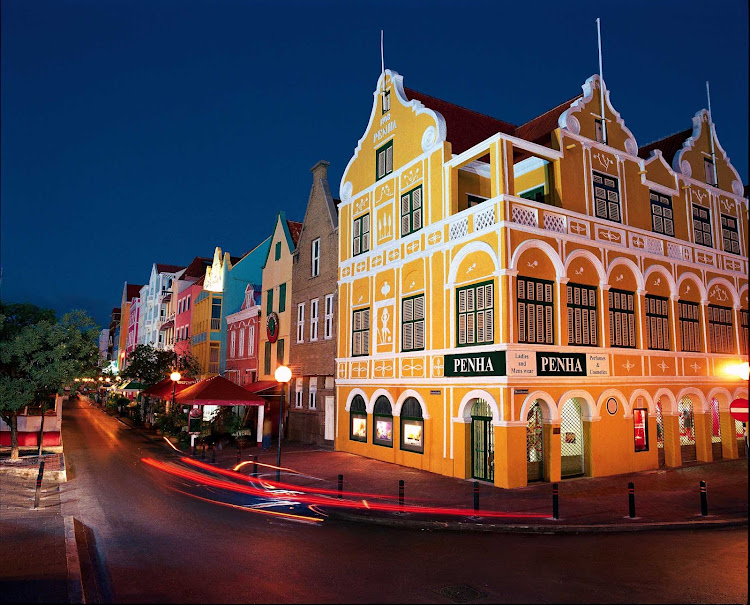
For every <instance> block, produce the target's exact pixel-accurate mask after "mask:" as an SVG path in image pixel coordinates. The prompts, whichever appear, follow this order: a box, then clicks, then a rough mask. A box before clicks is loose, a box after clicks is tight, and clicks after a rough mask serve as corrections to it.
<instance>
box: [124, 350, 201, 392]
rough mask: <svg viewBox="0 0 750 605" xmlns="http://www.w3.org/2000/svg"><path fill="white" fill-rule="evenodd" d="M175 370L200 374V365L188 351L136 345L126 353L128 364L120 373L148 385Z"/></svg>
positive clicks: (192, 374) (162, 378)
mask: <svg viewBox="0 0 750 605" xmlns="http://www.w3.org/2000/svg"><path fill="white" fill-rule="evenodd" d="M175 370H177V371H179V372H180V373H182V374H185V375H188V376H196V377H197V376H199V375H200V365H199V364H198V361H197V360H196V359H195V357H193V356H192V355H191V354H190V353H186V354H185V355H178V354H177V353H175V352H174V351H162V350H159V349H156V348H155V347H152V346H151V345H137V346H136V347H135V349H134V350H133V353H132V354H130V355H128V366H127V368H125V369H124V370H123V371H122V372H121V373H120V375H121V376H122V377H123V378H126V379H130V380H137V381H138V382H140V383H142V384H144V385H145V386H147V387H150V386H151V385H154V384H156V383H157V382H159V381H160V380H164V379H165V378H167V377H168V376H169V375H170V374H171V373H172V372H174V371H175Z"/></svg>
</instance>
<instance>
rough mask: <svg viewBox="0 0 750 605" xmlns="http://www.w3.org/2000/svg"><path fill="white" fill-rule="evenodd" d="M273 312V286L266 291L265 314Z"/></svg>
mask: <svg viewBox="0 0 750 605" xmlns="http://www.w3.org/2000/svg"><path fill="white" fill-rule="evenodd" d="M271 313H273V288H271V289H270V290H267V292H266V315H270V314H271Z"/></svg>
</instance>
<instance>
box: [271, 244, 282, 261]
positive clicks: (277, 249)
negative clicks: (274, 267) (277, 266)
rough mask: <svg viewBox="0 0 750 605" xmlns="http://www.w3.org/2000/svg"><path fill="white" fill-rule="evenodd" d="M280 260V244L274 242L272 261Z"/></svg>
mask: <svg viewBox="0 0 750 605" xmlns="http://www.w3.org/2000/svg"><path fill="white" fill-rule="evenodd" d="M280 258H281V242H276V250H275V251H274V256H273V259H274V260H279V259H280Z"/></svg>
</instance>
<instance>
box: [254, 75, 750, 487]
mask: <svg viewBox="0 0 750 605" xmlns="http://www.w3.org/2000/svg"><path fill="white" fill-rule="evenodd" d="M604 93H605V94H604V99H605V107H606V110H605V119H606V134H604V135H602V134H598V133H597V120H598V119H599V118H600V116H599V112H600V111H601V105H600V103H601V96H600V95H601V90H600V81H599V77H598V76H593V77H591V78H589V79H588V80H587V81H586V83H585V84H584V85H583V94H582V95H581V96H580V97H579V98H578V99H576V100H575V101H574V102H572V103H571V104H570V105H569V106H567V107H564V108H561V110H560V115H559V118H558V120H557V126H556V127H555V128H553V129H552V130H551V131H550V132H549V133H548V138H547V139H546V140H545V141H544V144H543V145H542V144H539V142H538V141H539V139H538V138H537V139H536V140H537V142H531V141H529V140H526V139H523V138H520V137H518V136H513V135H511V134H504V133H502V132H499V133H498V134H495V135H493V136H490V137H489V138H487V139H485V140H483V141H480V142H478V143H476V144H475V145H473V147H470V148H468V149H466V150H461V152H460V153H458V154H455V155H454V152H453V150H452V145H451V142H450V141H451V134H452V133H451V132H450V131H448V129H447V124H446V119H445V118H444V117H443V116H442V115H441V114H439V113H438V112H437V111H433V110H431V109H430V108H429V102H428V101H425V103H426V104H427V107H425V105H423V104H422V103H421V102H419V101H416V100H409V99H408V98H407V95H406V93H405V92H404V89H403V83H402V78H401V76H399V75H398V74H396V73H395V72H391V71H388V70H386V71H385V73H384V75H383V76H381V78H380V79H379V81H378V88H377V90H376V92H375V94H374V98H375V102H374V105H373V108H372V112H371V115H370V121H369V124H368V126H367V129H366V131H365V134H364V136H363V137H362V139H360V141H359V144H358V146H357V148H356V150H355V153H354V156H353V157H352V159H351V160H350V162H349V164H348V166H347V168H346V170H345V171H344V175H343V177H342V181H341V198H342V202H341V206H340V211H339V297H338V300H339V313H338V318H339V328H338V353H337V402H338V403H337V406H338V409H337V422H336V427H337V435H336V448H337V449H339V450H343V451H348V452H352V453H356V454H360V455H363V456H368V457H371V458H376V459H379V460H385V461H389V462H395V463H398V464H403V465H406V466H412V467H416V468H422V469H425V470H429V471H433V472H437V473H441V474H445V475H450V476H454V477H461V478H472V477H474V478H479V479H484V480H488V481H493V482H494V483H495V484H496V485H498V486H501V487H517V486H522V485H525V484H526V483H527V481H528V480H530V479H543V480H548V481H550V480H551V481H556V480H559V479H560V478H561V477H563V478H564V477H566V476H573V475H588V476H602V475H611V474H616V473H625V472H631V471H637V470H645V469H650V468H656V467H657V466H658V465H659V464H660V463H662V464H666V465H669V466H677V465H680V464H681V463H682V460H683V457H684V458H686V459H690V458H695V459H697V460H711V459H712V458H713V456H714V453H716V454H717V455H719V454H720V455H723V456H724V457H736V455H737V454H736V452H737V445H736V435H735V433H734V431H733V427H734V425H733V423H732V422H731V421H730V420H729V417H728V406H729V403H730V402H731V400H732V399H733V398H735V397H738V396H745V397H746V396H747V387H746V384H744V383H742V382H741V381H739V379H736V378H732V377H730V376H728V375H727V374H726V373H725V372H724V370H723V368H724V366H726V365H727V364H728V363H731V362H736V361H739V360H745V361H746V360H747V344H746V343H747V335H746V334H747V327H746V325H747V324H746V322H747V309H748V287H747V268H748V263H747V241H746V233H747V227H748V202H747V199H745V198H743V197H742V185H741V181H740V180H739V176H738V174H737V172H736V170H735V169H734V168H733V167H732V166H731V164H730V162H729V160H728V158H727V157H726V154H725V153H724V151H723V149H722V148H721V146H720V144H719V142H718V139H717V138H716V136H715V131H714V129H713V128H712V127H710V126H709V120H708V114H707V112H705V111H702V112H699V113H698V114H697V115H696V116H695V118H694V119H693V131H692V135H690V136H686V137H685V139H686V140H685V141H684V142H682V146H681V148H680V150H679V151H678V152H677V153H676V154H675V156H674V159H673V162H672V165H671V166H670V165H669V164H667V162H666V161H665V159H664V157H663V155H662V152H661V151H656V152H653V153H651V154H649V155H647V157H644V158H641V157H639V155H638V153H639V148H638V146H637V144H636V142H635V139H634V137H633V135H632V133H631V132H630V131H629V130H628V129H627V127H626V126H625V123H624V121H623V120H622V118H621V117H620V115H619V114H618V113H617V112H616V111H615V110H614V108H613V107H612V105H611V103H610V99H609V91H608V90H606V88H605V91H604ZM384 103H385V105H384ZM453 119H454V123H455V117H454V118H453ZM521 131H522V129H521V128H519V129H518V131H517V132H521ZM709 131H712V132H714V134H713V136H714V146H715V160H716V161H715V171H716V176H717V178H718V183H716V184H715V185H714V184H711V183H710V182H708V183H707V182H706V181H707V179H708V180H709V181H710V180H713V179H712V178H710V177H709V176H708V175H707V173H706V172H704V171H705V170H707V168H706V158H707V157H708V158H709V159H710V158H711V149H710V139H709V137H710V134H709ZM604 136H606V141H605V140H603V137H604ZM597 137H599V139H600V140H597ZM712 161H713V160H712ZM381 162H382V163H381ZM537 194H538V197H536V195H537ZM523 196H527V197H523ZM654 196H656V197H654ZM527 198H531V199H527ZM660 204H661V205H660ZM655 207H656V209H654V208H655ZM664 208H666V209H667V210H668V212H667V213H664ZM417 213H418V214H419V216H417ZM704 215H705V216H704ZM654 216H658V217H659V220H657V219H655V218H654ZM665 218H666V220H668V221H670V226H669V227H667V226H666V225H667V223H666V222H664V220H663V219H665ZM659 221H661V222H659ZM727 221H729V223H728V224H729V225H730V227H731V226H732V225H736V226H735V228H734V231H735V232H736V238H735V241H736V245H737V246H738V249H737V250H736V251H731V250H729V249H730V248H731V246H732V245H735V244H732V243H731V242H732V239H731V238H730V237H729V234H730V231H732V229H729V230H725V231H722V225H724V224H726V222H727ZM657 227H658V229H657ZM366 229H367V230H368V231H367V238H365V235H364V234H365V230H366ZM659 230H661V231H659ZM709 233H710V240H709V235H707V234H709ZM725 236H726V237H725ZM704 237H705V238H706V240H705V241H704V239H703V238H704ZM709 241H710V244H711V245H705V244H706V243H709ZM264 281H265V275H264ZM264 288H265V286H264ZM569 297H570V298H569ZM691 314H694V315H691ZM522 316H523V319H522V318H521V317H522ZM717 351H722V352H717ZM363 408H364V411H362V409H363ZM404 409H407V410H409V411H408V418H405V417H404V415H403V414H402V411H403V410H404ZM365 423H366V424H365ZM420 426H421V437H420V438H419V439H417V438H416V436H418V435H419V427H420ZM415 427H417V428H415ZM402 431H408V433H409V435H408V436H402ZM717 433H719V434H718V435H717ZM636 434H637V435H638V437H636ZM646 436H647V440H646ZM636 440H637V441H636ZM645 441H647V443H644V442H645ZM712 441H714V442H715V443H714V444H713V445H715V446H716V447H712ZM417 442H419V443H417ZM636 449H639V450H640V451H636ZM414 450H421V451H414Z"/></svg>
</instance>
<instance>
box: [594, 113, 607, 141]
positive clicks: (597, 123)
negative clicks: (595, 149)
mask: <svg viewBox="0 0 750 605" xmlns="http://www.w3.org/2000/svg"><path fill="white" fill-rule="evenodd" d="M594 130H595V132H596V142H597V143H606V141H605V140H604V125H603V124H602V121H601V120H599V119H596V120H594Z"/></svg>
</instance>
